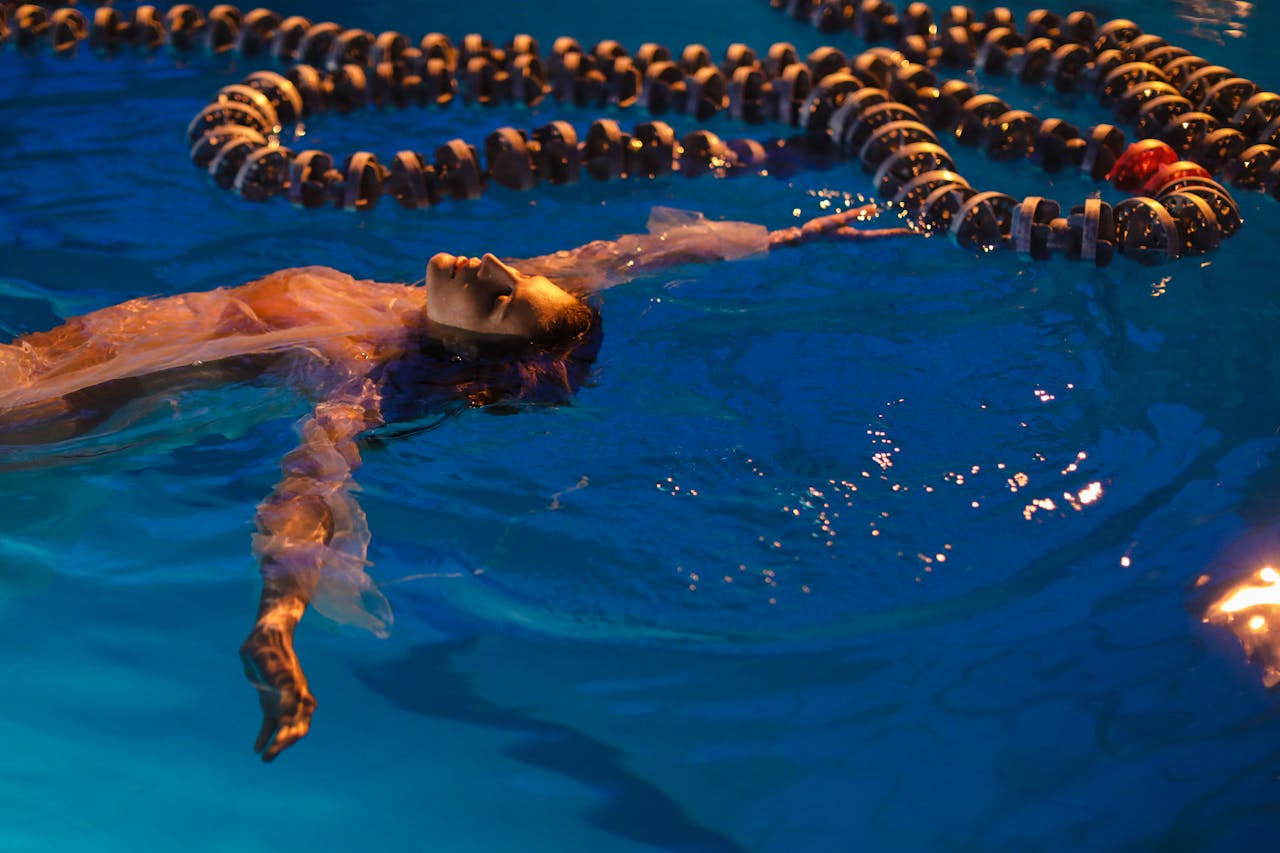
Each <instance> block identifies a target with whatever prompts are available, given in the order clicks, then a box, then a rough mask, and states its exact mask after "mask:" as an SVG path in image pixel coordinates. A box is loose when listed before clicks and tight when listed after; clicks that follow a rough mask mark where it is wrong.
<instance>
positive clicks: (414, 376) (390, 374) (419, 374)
mask: <svg viewBox="0 0 1280 853" xmlns="http://www.w3.org/2000/svg"><path fill="white" fill-rule="evenodd" d="M603 339H604V333H603V329H602V328H601V322H600V312H599V311H598V310H597V309H596V308H595V307H594V306H592V305H589V304H587V303H584V302H580V303H578V304H577V306H576V307H575V308H573V309H571V310H569V311H566V312H565V313H564V314H563V316H562V317H560V318H559V319H557V321H556V324H555V326H554V327H553V328H552V329H551V330H550V331H549V332H548V333H547V334H546V335H543V336H541V338H540V341H541V342H539V340H534V341H523V342H520V343H518V344H512V343H511V342H510V341H508V340H505V339H500V338H495V339H493V340H491V341H486V340H484V339H481V340H480V342H479V343H478V344H476V345H474V346H468V347H466V348H465V351H463V352H459V347H456V346H451V345H449V344H447V343H445V342H442V341H439V340H436V339H435V338H430V337H429V338H424V339H423V340H422V341H421V342H420V345H419V347H418V348H417V350H416V351H415V352H412V353H410V354H409V355H406V356H405V357H404V358H402V359H400V360H398V361H396V362H394V363H391V364H388V365H387V366H386V367H385V368H383V370H382V373H381V377H380V378H381V380H382V389H383V402H382V411H383V417H384V418H385V420H386V424H387V425H386V426H385V427H382V428H380V429H378V430H376V431H375V435H378V436H381V437H383V438H395V437H403V436H406V435H413V434H415V433H418V432H422V431H423V430H427V429H433V428H435V427H436V426H439V425H440V424H442V423H444V422H445V421H447V420H449V419H450V418H451V417H453V416H454V415H456V414H458V413H459V412H461V411H463V410H465V409H472V408H480V409H484V410H485V411H487V412H489V413H491V414H514V413H516V412H519V411H521V410H523V409H526V408H529V407H535V406H555V405H562V404H564V403H568V402H569V401H570V400H572V399H573V396H574V394H575V393H576V392H577V390H578V388H580V387H581V386H583V385H585V384H589V381H590V379H591V376H592V374H593V370H594V365H595V361H596V356H597V354H598V353H599V351H600V345H601V343H602V341H603Z"/></svg>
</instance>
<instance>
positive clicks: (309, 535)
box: [240, 375, 391, 761]
mask: <svg viewBox="0 0 1280 853" xmlns="http://www.w3.org/2000/svg"><path fill="white" fill-rule="evenodd" d="M381 424H382V415H381V394H380V392H379V389H378V387H377V385H376V384H375V383H374V382H373V381H372V380H371V379H369V378H368V377H367V376H360V375H355V376H353V377H352V378H350V379H348V380H347V381H346V382H344V383H342V384H340V385H338V386H337V387H336V388H333V389H332V390H330V392H329V393H328V394H327V395H326V398H325V399H324V401H323V402H321V403H319V404H318V405H316V406H315V408H314V410H313V411H312V412H311V414H310V415H308V416H307V417H306V418H304V419H303V420H302V421H301V422H300V423H299V425H298V432H299V434H300V436H301V442H300V444H299V445H298V447H297V449H295V450H294V451H292V452H291V453H289V454H288V455H287V456H285V458H284V461H283V462H282V464H281V469H282V470H283V472H284V477H283V479H282V480H281V481H280V482H279V483H278V484H277V485H276V487H275V490H274V491H273V492H272V493H271V496H270V497H268V498H267V499H266V500H265V501H264V502H263V503H262V504H261V505H260V506H259V507H258V514H257V533H256V534H255V536H254V542H253V546H254V554H255V555H256V556H257V557H258V559H259V561H260V564H261V571H262V596H261V600H260V603H259V606H258V617H257V621H256V622H255V623H254V626H253V630H252V631H250V633H249V637H248V639H247V640H245V642H244V644H243V645H242V646H241V647H240V657H241V660H242V661H243V663H244V671H245V675H246V676H247V677H248V679H249V681H250V682H252V683H253V685H254V686H255V687H256V688H257V689H258V696H259V700H260V702H261V705H262V729H261V731H260V732H259V734H258V739H257V742H256V743H255V744H254V750H255V751H256V752H260V753H261V754H262V758H263V760H265V761H270V760H271V759H273V758H275V757H276V756H277V755H278V754H279V753H280V752H281V751H282V750H284V749H286V748H287V747H289V746H291V745H292V744H294V743H296V742H297V741H298V740H299V739H300V738H302V737H303V736H304V735H305V734H306V733H307V730H308V729H309V728H310V725H311V715H312V713H313V712H314V711H315V707H316V701H315V698H314V697H313V696H312V695H311V691H310V690H309V689H308V687H307V679H306V676H305V675H304V674H303V672H302V666H301V664H300V663H299V662H298V656H297V654H296V653H295V652H294V648H293V634H294V629H295V628H296V627H297V625H298V621H299V620H300V619H301V618H302V615H303V613H304V612H305V611H306V609H307V607H308V606H313V607H315V608H316V609H317V610H319V611H320V612H321V613H323V614H324V615H326V616H328V617H330V618H332V619H335V620H337V621H340V622H344V623H348V624H355V625H358V626H360V627H363V628H367V629H369V630H370V631H372V632H373V633H374V634H377V635H378V636H386V635H387V633H388V632H389V631H390V628H391V610H390V606H389V605H388V604H387V601H386V599H385V598H383V596H382V593H380V592H379V591H378V589H377V587H376V586H374V584H373V581H372V580H371V579H370V577H369V575H368V574H367V573H366V572H365V566H366V565H367V563H366V560H365V554H366V550H367V547H368V543H369V530H368V526H367V525H366V523H365V517H364V512H363V511H362V510H361V509H360V507H359V505H358V504H357V503H356V501H355V498H354V497H353V496H352V494H351V489H352V485H353V482H352V479H351V474H352V472H353V471H355V469H356V468H358V467H359V465H360V450H359V447H358V446H357V444H356V437H357V436H359V435H360V433H362V432H364V431H365V430H368V429H371V428H373V427H376V426H379V425H381Z"/></svg>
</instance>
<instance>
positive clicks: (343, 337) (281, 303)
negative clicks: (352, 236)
mask: <svg viewBox="0 0 1280 853" xmlns="http://www.w3.org/2000/svg"><path fill="white" fill-rule="evenodd" d="M424 306H425V303H424V301H423V299H422V296H421V292H420V291H418V290H415V289H413V288H409V287H407V286H405V285H401V284H382V283H377V282H371V281H357V280H356V279H353V278H352V277H351V276H348V275H346V274H344V273H340V272H338V271H336V270H332V269H329V268H326V267H306V268H301V269H289V270H281V271H280V272H276V273H273V274H271V275H269V276H267V277H266V278H263V279H260V280H258V281H254V282H250V283H249V284H245V285H241V286H239V287H235V288H219V289H217V290H212V291H208V292H202V293H189V294H182V295H179V296H170V297H161V298H154V299H151V298H142V299H134V300H130V301H129V302H124V303H121V304H119V305H113V306H111V307H109V308H104V309H102V310H100V311H95V312H93V313H92V314H87V315H85V316H83V317H77V318H74V319H72V320H69V321H68V322H67V323H65V324H64V325H62V326H59V327H57V328H56V329H52V330H50V331H47V332H38V333H34V334H31V335H25V336H23V337H21V338H19V339H18V340H16V341H14V342H13V344H10V345H0V421H8V422H11V423H12V422H13V421H14V420H15V417H16V419H17V420H19V421H28V422H29V421H30V420H31V418H32V416H34V417H35V419H36V420H44V419H46V418H47V417H49V416H57V415H63V416H65V415H66V414H67V413H68V410H69V409H75V408H80V407H81V406H80V405H78V404H77V403H76V398H77V397H81V398H83V397H84V396H85V395H89V396H93V397H102V396H103V395H107V396H111V395H113V394H114V395H117V396H119V395H124V396H136V395H137V394H140V393H146V392H147V391H148V390H149V386H151V387H155V386H159V387H162V388H163V387H172V386H173V385H174V384H178V385H184V384H190V382H191V380H193V379H194V380H201V379H203V380H204V381H202V382H201V383H200V384H210V383H213V382H217V381H225V380H226V379H227V378H234V377H235V376H237V375H239V374H242V373H243V372H244V371H245V370H250V371H260V370H261V369H263V368H264V367H265V366H267V365H269V364H271V363H276V362H279V361H280V360H281V357H282V356H288V357H289V358H288V359H287V361H288V363H289V366H290V376H291V378H292V379H293V380H294V381H295V384H298V385H300V386H302V387H301V389H300V390H303V391H304V392H306V391H308V390H311V389H308V388H307V387H306V386H307V385H308V383H316V382H321V381H324V379H325V377H327V376H330V375H332V374H334V373H335V372H336V373H338V374H345V375H353V374H359V372H360V371H361V370H362V369H364V368H363V367H362V365H367V366H373V365H377V364H380V363H385V362H386V361H389V360H392V359H395V358H397V357H399V355H400V354H401V353H403V351H404V349H405V347H406V346H408V345H409V338H410V335H411V330H412V329H415V328H418V327H419V326H420V325H421V319H420V315H421V313H422V311H423V310H424ZM314 390H317V391H319V390H320V389H314ZM50 440H56V437H51V439H50Z"/></svg>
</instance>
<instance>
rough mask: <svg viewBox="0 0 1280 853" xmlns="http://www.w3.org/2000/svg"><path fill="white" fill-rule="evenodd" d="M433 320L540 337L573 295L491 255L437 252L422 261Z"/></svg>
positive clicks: (526, 337)
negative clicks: (478, 255) (456, 255)
mask: <svg viewBox="0 0 1280 853" xmlns="http://www.w3.org/2000/svg"><path fill="white" fill-rule="evenodd" d="M426 289H427V316H428V317H429V318H430V319H431V321H432V322H434V323H438V324H440V325H442V326H450V327H452V328H455V329H463V330H465V331H468V332H474V333H477V334H481V335H501V336H503V337H505V338H509V339H511V340H513V341H514V340H516V339H523V340H542V339H544V338H546V337H547V335H548V334H549V332H550V331H551V329H552V328H553V327H554V325H555V323H556V321H557V320H558V319H559V318H560V317H562V316H563V315H564V314H565V312H567V311H569V310H572V309H574V308H575V307H576V306H577V305H578V300H577V299H575V298H574V297H572V296H570V295H569V294H568V293H565V292H564V291H563V290H561V289H560V288H559V287H556V286H555V285H554V284H552V283H551V281H550V280H549V279H547V278H544V277H543V276H540V275H525V274H524V273H521V272H519V271H518V270H515V269H513V268H512V267H509V266H507V265H506V264H504V263H503V262H502V261H500V260H498V259H497V258H495V257H494V256H493V255H485V256H484V257H483V258H479V259H477V258H461V257H454V256H453V255H448V254H445V253H443V252H442V253H440V254H438V255H436V256H434V257H433V258H431V260H430V261H428V262H427V280H426Z"/></svg>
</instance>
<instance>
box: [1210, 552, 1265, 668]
mask: <svg viewBox="0 0 1280 853" xmlns="http://www.w3.org/2000/svg"><path fill="white" fill-rule="evenodd" d="M1259 611H1261V612H1259ZM1277 618H1280V572H1277V571H1276V570H1275V569H1274V568H1272V567H1271V566H1265V567H1264V568H1262V569H1260V570H1258V572H1257V573H1255V574H1254V575H1250V576H1249V577H1247V578H1245V579H1244V580H1243V581H1241V582H1240V583H1239V584H1237V585H1236V586H1234V587H1232V588H1231V589H1230V590H1228V591H1227V593H1226V594H1225V595H1223V596H1221V597H1220V598H1218V599H1217V600H1216V601H1214V602H1213V603H1212V604H1210V605H1209V608H1208V610H1207V611H1205V615H1204V619H1203V621H1205V622H1207V623H1210V624H1213V625H1219V626H1221V627H1223V628H1226V629H1227V630H1229V631H1231V633H1233V634H1235V636H1236V639H1237V640H1239V641H1240V645H1241V647H1242V648H1243V649H1244V653H1245V657H1247V658H1248V659H1249V661H1250V662H1251V663H1253V664H1254V665H1256V666H1259V667H1261V668H1262V683H1263V684H1265V685H1266V686H1267V687H1275V686H1276V685H1277V684H1280V632H1277V631H1273V630H1272V629H1271V626H1272V624H1274V623H1275V622H1276V620H1277Z"/></svg>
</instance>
